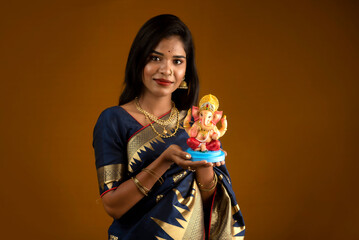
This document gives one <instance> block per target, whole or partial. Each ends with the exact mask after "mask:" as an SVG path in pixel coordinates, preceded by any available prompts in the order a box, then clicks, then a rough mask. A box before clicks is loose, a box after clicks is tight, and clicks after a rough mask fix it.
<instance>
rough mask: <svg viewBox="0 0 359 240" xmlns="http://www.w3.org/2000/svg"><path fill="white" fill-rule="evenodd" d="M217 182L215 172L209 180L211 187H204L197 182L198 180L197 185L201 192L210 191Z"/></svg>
mask: <svg viewBox="0 0 359 240" xmlns="http://www.w3.org/2000/svg"><path fill="white" fill-rule="evenodd" d="M217 183H218V177H217V174H215V173H214V177H213V180H212V182H211V184H213V186H212V187H210V188H205V187H204V185H203V184H201V183H199V182H198V186H199V189H200V190H201V191H203V192H210V191H212V190H213V189H215V187H216V186H217Z"/></svg>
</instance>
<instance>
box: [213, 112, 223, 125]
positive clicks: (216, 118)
mask: <svg viewBox="0 0 359 240" xmlns="http://www.w3.org/2000/svg"><path fill="white" fill-rule="evenodd" d="M222 114H223V111H215V112H214V113H213V115H214V116H213V123H214V124H217V122H218V121H219V120H220V119H221V118H222Z"/></svg>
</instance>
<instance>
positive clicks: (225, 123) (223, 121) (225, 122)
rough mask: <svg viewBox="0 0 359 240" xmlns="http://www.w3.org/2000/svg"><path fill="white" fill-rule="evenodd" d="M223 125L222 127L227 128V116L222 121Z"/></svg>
mask: <svg viewBox="0 0 359 240" xmlns="http://www.w3.org/2000/svg"><path fill="white" fill-rule="evenodd" d="M221 123H222V126H224V127H225V128H227V116H226V115H224V116H223V118H222V119H221Z"/></svg>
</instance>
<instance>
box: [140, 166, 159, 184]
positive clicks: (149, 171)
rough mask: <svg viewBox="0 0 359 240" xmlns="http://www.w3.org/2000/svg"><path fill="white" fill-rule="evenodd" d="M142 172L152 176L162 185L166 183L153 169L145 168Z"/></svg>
mask: <svg viewBox="0 0 359 240" xmlns="http://www.w3.org/2000/svg"><path fill="white" fill-rule="evenodd" d="M142 171H144V172H146V173H149V174H151V175H152V176H153V177H155V178H156V179H158V181H159V182H160V184H162V183H163V182H164V181H163V178H162V177H161V176H160V175H158V174H157V173H156V172H155V171H153V170H152V169H148V168H144V169H142Z"/></svg>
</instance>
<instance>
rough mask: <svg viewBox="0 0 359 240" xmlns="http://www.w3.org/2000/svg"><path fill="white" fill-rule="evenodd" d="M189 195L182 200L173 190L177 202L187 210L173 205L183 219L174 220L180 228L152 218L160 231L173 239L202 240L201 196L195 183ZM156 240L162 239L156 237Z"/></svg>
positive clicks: (175, 190)
mask: <svg viewBox="0 0 359 240" xmlns="http://www.w3.org/2000/svg"><path fill="white" fill-rule="evenodd" d="M192 187H193V189H192V191H191V194H190V195H189V196H188V197H187V198H184V197H182V195H181V193H180V192H179V191H178V190H177V189H173V191H174V192H175V193H176V196H177V200H178V202H179V203H181V204H182V205H185V206H186V207H188V209H189V210H187V209H185V208H182V207H179V206H177V205H173V207H174V208H176V209H177V211H178V212H179V213H180V214H181V215H182V217H183V219H185V220H183V219H179V218H176V220H177V221H178V222H179V223H180V225H181V226H182V227H179V226H175V225H172V224H169V223H167V222H164V221H161V220H159V219H156V218H152V220H153V221H155V222H156V223H157V224H158V225H159V226H160V227H161V228H162V229H163V231H165V232H166V233H167V234H168V235H169V236H170V237H171V238H173V239H185V240H190V239H203V234H204V231H203V229H204V222H203V218H204V216H203V205H202V199H201V195H200V193H199V190H198V186H197V183H196V182H195V181H193V184H192ZM156 238H157V239H162V238H160V237H158V236H156Z"/></svg>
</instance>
